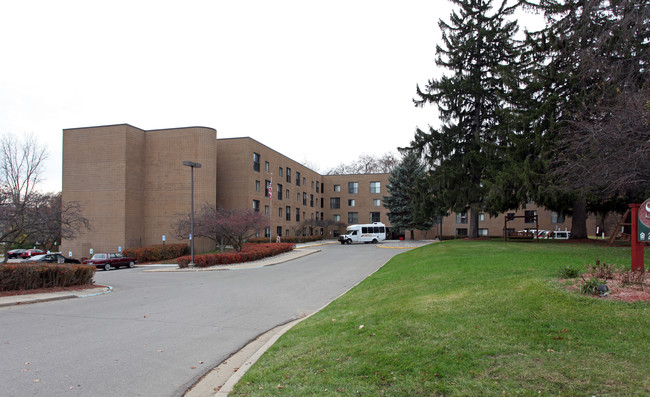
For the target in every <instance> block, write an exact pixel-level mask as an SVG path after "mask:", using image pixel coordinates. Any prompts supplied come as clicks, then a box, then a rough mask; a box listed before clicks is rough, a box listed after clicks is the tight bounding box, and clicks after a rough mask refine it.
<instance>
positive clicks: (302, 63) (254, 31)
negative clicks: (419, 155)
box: [0, 0, 451, 191]
mask: <svg viewBox="0 0 650 397" xmlns="http://www.w3.org/2000/svg"><path fill="white" fill-rule="evenodd" d="M450 11H451V5H450V3H448V2H446V1H443V0H429V1H425V0H402V1H399V2H397V1H381V0H375V1H368V0H363V1H361V0H348V1H340V0H333V1H332V0H331V1H327V2H324V1H321V2H314V1H307V0H300V1H286V0H274V1H263V0H252V1H219V0H213V1H197V0H184V1H164V0H156V1H141V0H130V1H123V0H113V1H102V2H100V1H89V0H81V1H70V0H58V1H52V0H35V1H28V0H25V1H2V3H0V37H2V47H1V51H2V61H1V62H0V134H5V133H12V134H14V135H17V136H20V135H24V134H34V135H36V136H37V138H38V141H39V143H41V144H42V145H46V146H47V147H48V151H49V159H48V162H47V167H46V172H45V175H44V177H45V179H46V180H45V182H44V184H43V186H42V188H43V190H48V191H58V190H60V189H61V161H62V159H61V155H62V153H61V151H62V149H61V146H62V130H63V129H64V128H74V127H89V126H97V125H106V124H120V123H128V124H131V125H133V126H136V127H138V128H142V129H145V130H149V129H158V128H173V127H186V126H206V127H212V128H215V129H216V130H217V137H218V138H229V137H240V136H250V137H252V138H254V139H256V140H258V141H260V142H262V143H264V144H266V145H268V146H270V147H271V148H273V149H275V150H277V151H279V152H280V153H282V154H284V155H287V156H289V157H291V158H293V159H294V160H296V161H300V162H304V161H307V162H309V163H311V164H312V165H315V166H316V167H317V168H318V170H319V171H321V172H325V171H326V170H328V169H329V168H332V167H334V166H336V165H338V164H340V163H347V162H350V161H352V160H356V159H357V158H358V157H359V155H360V154H362V153H365V154H369V155H382V154H384V153H386V152H396V148H397V147H398V146H406V145H408V143H409V142H410V140H411V139H412V137H413V133H414V131H415V128H416V126H419V127H421V128H426V127H427V125H428V124H437V121H436V116H435V109H434V107H431V106H430V107H426V108H424V109H420V108H415V107H414V106H413V102H412V99H413V97H414V96H415V88H416V84H420V85H424V84H425V83H426V82H427V80H428V79H430V78H431V77H434V76H435V75H436V72H435V64H434V59H435V45H436V42H437V41H438V40H439V37H440V33H439V31H438V19H440V18H445V19H448V16H449V14H450ZM94 150H101V148H88V153H87V155H89V156H92V152H93V151H94Z"/></svg>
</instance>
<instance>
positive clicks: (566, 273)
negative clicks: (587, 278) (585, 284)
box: [558, 266, 580, 278]
mask: <svg viewBox="0 0 650 397" xmlns="http://www.w3.org/2000/svg"><path fill="white" fill-rule="evenodd" d="M558 275H559V276H560V278H576V277H578V276H579V275H580V269H578V268H575V267H573V266H565V267H563V268H561V269H560V271H559V272H558Z"/></svg>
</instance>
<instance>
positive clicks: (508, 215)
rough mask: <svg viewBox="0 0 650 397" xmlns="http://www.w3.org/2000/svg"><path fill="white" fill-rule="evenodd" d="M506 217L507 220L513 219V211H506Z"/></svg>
mask: <svg viewBox="0 0 650 397" xmlns="http://www.w3.org/2000/svg"><path fill="white" fill-rule="evenodd" d="M506 219H507V220H509V221H512V220H514V219H515V213H514V212H508V213H507V214H506Z"/></svg>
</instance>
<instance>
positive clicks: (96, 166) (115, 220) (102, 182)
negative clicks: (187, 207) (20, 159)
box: [61, 124, 144, 257]
mask: <svg viewBox="0 0 650 397" xmlns="http://www.w3.org/2000/svg"><path fill="white" fill-rule="evenodd" d="M143 144H144V131H143V130H140V129H138V128H135V127H132V126H130V125H127V124H122V125H116V126H102V127H91V128H77V129H67V130H64V131H63V175H62V179H63V193H62V197H63V201H64V202H65V201H78V202H80V204H81V205H82V206H83V208H84V211H85V213H84V215H85V216H86V217H87V218H88V219H89V220H90V223H91V226H92V228H93V229H92V230H91V231H86V232H84V233H83V234H82V235H81V236H80V237H79V238H77V239H75V240H72V241H69V240H65V239H64V240H63V241H62V242H61V250H62V252H64V253H66V254H67V253H68V251H72V254H73V256H76V257H87V256H88V255H89V250H90V249H91V248H92V249H94V251H95V252H99V251H116V250H117V249H118V246H120V245H121V246H122V247H124V246H125V245H126V239H127V222H128V224H129V226H128V232H129V233H133V232H137V231H138V230H140V229H141V228H142V218H141V216H138V215H137V211H138V209H139V208H142V203H141V195H139V194H138V191H137V189H135V190H134V189H129V190H127V183H132V184H134V185H136V186H137V185H142V182H143V180H142V176H143V169H142V162H141V154H140V153H142V152H143ZM138 196H140V197H138ZM127 204H128V205H129V212H128V213H127V209H126V208H127Z"/></svg>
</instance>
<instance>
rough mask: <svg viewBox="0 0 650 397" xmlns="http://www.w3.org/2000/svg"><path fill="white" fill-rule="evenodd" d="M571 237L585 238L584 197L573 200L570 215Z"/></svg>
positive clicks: (585, 204) (585, 203) (585, 210)
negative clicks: (571, 214)
mask: <svg viewBox="0 0 650 397" xmlns="http://www.w3.org/2000/svg"><path fill="white" fill-rule="evenodd" d="M571 238H572V239H583V238H587V202H586V201H585V200H584V199H575V200H574V201H573V216H572V217H571Z"/></svg>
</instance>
